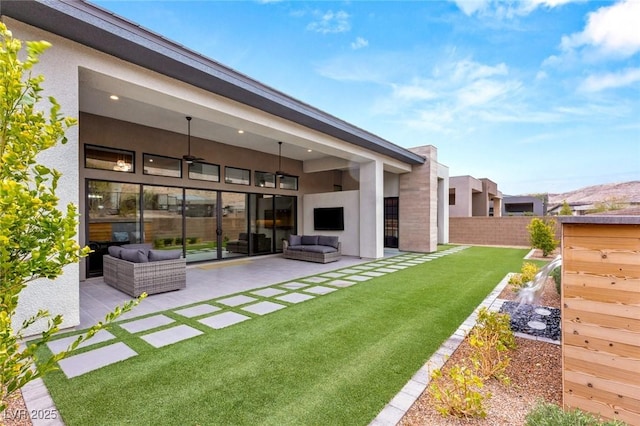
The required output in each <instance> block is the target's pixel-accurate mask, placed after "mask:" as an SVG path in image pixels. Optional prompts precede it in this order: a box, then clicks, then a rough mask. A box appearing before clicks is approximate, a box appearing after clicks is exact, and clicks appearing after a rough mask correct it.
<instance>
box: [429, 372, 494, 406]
mask: <svg viewBox="0 0 640 426" xmlns="http://www.w3.org/2000/svg"><path fill="white" fill-rule="evenodd" d="M431 378H432V379H433V381H432V382H431V384H430V385H429V394H430V395H431V396H432V397H433V398H434V400H435V406H436V410H437V411H438V412H439V413H440V414H442V416H445V417H446V416H455V417H465V418H469V417H479V418H485V417H486V416H487V412H486V410H485V408H484V402H485V400H487V399H488V398H490V397H491V394H490V393H487V394H483V393H482V392H480V390H481V389H482V388H483V387H484V382H483V380H482V378H481V377H479V376H478V375H477V374H476V373H475V372H474V371H473V369H471V368H469V367H465V366H460V365H457V364H456V365H454V366H452V367H451V368H449V371H448V374H447V377H445V376H444V375H443V374H442V370H440V369H437V370H434V371H433V373H431Z"/></svg>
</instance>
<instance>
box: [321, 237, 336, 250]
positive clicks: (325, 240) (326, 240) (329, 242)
mask: <svg viewBox="0 0 640 426" xmlns="http://www.w3.org/2000/svg"><path fill="white" fill-rule="evenodd" d="M338 241H339V240H338V237H328V236H325V235H320V236H319V237H318V245H321V246H330V247H333V248H335V249H337V248H338Z"/></svg>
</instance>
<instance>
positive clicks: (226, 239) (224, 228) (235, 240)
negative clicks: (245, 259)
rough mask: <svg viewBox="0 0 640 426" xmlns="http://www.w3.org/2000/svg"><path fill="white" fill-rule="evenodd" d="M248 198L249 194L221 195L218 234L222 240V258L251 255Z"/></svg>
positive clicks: (228, 193) (231, 193) (225, 193)
mask: <svg viewBox="0 0 640 426" xmlns="http://www.w3.org/2000/svg"><path fill="white" fill-rule="evenodd" d="M247 198H248V194H242V193H236V192H221V193H220V205H221V207H220V220H219V221H218V229H219V231H218V234H219V235H220V237H221V238H222V241H221V243H222V246H221V248H220V250H219V253H220V257H221V258H225V259H226V258H229V257H242V256H248V255H249V237H248V235H249V234H248V229H247V224H248V221H247Z"/></svg>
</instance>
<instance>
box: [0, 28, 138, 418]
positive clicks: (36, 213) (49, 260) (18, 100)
mask: <svg viewBox="0 0 640 426" xmlns="http://www.w3.org/2000/svg"><path fill="white" fill-rule="evenodd" d="M49 46H50V44H49V43H47V42H45V41H37V42H36V41H32V42H27V43H26V53H25V54H23V52H22V42H21V41H20V40H16V39H14V38H13V36H12V34H11V31H9V30H8V29H7V27H6V26H5V25H4V24H3V23H2V22H0V93H1V94H2V96H0V178H1V179H0V299H1V300H0V415H2V413H3V412H4V411H5V410H6V408H7V404H6V403H5V401H7V398H8V397H9V396H10V395H12V394H13V393H14V392H16V391H18V390H19V389H21V388H22V387H23V386H24V385H26V384H27V383H29V382H31V381H32V380H34V379H37V378H39V377H42V376H43V375H45V374H46V373H48V372H50V371H52V370H55V369H57V365H56V363H57V362H58V361H59V360H61V359H63V358H65V357H66V356H68V355H69V354H70V352H71V351H72V350H74V349H75V348H77V347H78V345H79V344H80V343H82V342H83V341H85V340H87V339H89V338H90V337H92V336H93V335H94V334H95V333H97V332H98V331H99V330H100V329H102V328H103V327H104V326H105V325H107V324H108V323H109V322H111V321H113V320H115V319H116V318H117V317H118V316H119V315H121V314H122V313H123V312H127V311H128V310H130V309H131V308H132V307H133V306H135V305H136V304H137V303H139V301H140V300H141V298H143V297H144V296H145V295H144V294H143V295H142V296H140V298H139V299H136V300H133V301H130V302H127V303H125V304H124V306H123V307H122V308H120V307H118V308H116V309H115V310H114V311H113V312H111V313H109V314H108V315H107V316H106V318H105V321H104V322H100V323H98V324H97V325H94V326H93V327H91V328H90V329H89V330H88V331H86V332H85V333H84V334H82V335H80V336H79V337H78V338H77V339H76V340H75V341H74V342H73V343H72V344H71V345H69V347H68V348H67V349H66V350H65V351H62V352H60V353H58V354H55V355H53V356H49V357H46V356H44V355H39V352H40V349H41V348H42V347H43V346H44V345H46V344H47V342H48V341H49V340H50V339H51V336H52V335H53V334H54V333H55V332H57V331H58V330H59V327H60V325H61V324H62V316H61V315H56V316H53V317H52V316H51V315H50V314H49V312H48V311H46V310H44V309H40V310H38V311H37V312H36V313H35V314H33V315H32V316H31V317H30V318H28V319H26V320H24V321H23V322H22V324H15V323H17V322H18V321H17V316H16V312H17V310H18V306H19V302H20V300H21V299H20V294H21V292H22V290H24V289H25V288H26V287H27V286H28V285H30V283H32V282H34V281H36V280H42V279H48V280H54V279H56V278H57V277H59V276H60V275H61V274H62V273H63V270H64V268H65V266H67V265H69V264H72V263H76V262H78V260H79V259H80V258H81V257H83V256H86V255H87V254H88V253H89V252H90V249H89V248H88V247H84V248H81V247H80V246H79V245H78V243H77V241H76V239H75V236H76V228H77V226H78V213H77V207H76V206H75V205H74V204H68V205H66V206H61V207H63V208H64V211H61V210H59V209H58V207H59V201H60V199H59V197H58V196H57V195H56V190H57V185H58V181H59V180H60V177H61V174H60V172H58V171H57V170H55V169H52V168H49V167H46V166H45V165H43V164H39V163H38V161H37V160H38V155H39V154H40V153H41V152H43V151H45V150H47V149H49V148H52V147H54V146H55V145H56V144H58V143H62V144H64V143H66V141H67V139H66V137H65V132H66V130H67V129H68V128H69V127H70V126H73V125H75V124H76V120H75V119H73V118H71V117H63V116H61V114H60V105H59V104H58V103H57V101H56V100H55V99H54V98H53V97H50V98H49V99H48V105H49V111H48V114H47V113H46V112H45V108H43V107H42V106H41V105H39V102H41V101H42V90H43V88H42V82H43V81H44V77H42V76H41V75H38V76H33V75H32V70H33V67H34V65H36V64H37V63H38V60H39V56H40V55H41V54H42V53H43V52H44V51H45V50H46V49H47V48H49ZM40 282H41V283H43V285H47V283H46V281H40ZM45 321H48V322H47V323H46V324H42V326H43V328H45V330H44V331H43V332H42V334H41V336H40V339H38V340H35V341H32V342H29V343H27V344H25V343H24V337H25V334H26V333H27V330H28V329H29V327H31V326H32V325H34V324H35V323H44V322H45ZM14 326H16V328H14ZM0 422H1V421H0Z"/></svg>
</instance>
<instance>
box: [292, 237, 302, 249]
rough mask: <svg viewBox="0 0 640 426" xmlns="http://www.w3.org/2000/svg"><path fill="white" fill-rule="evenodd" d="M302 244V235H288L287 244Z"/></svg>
mask: <svg viewBox="0 0 640 426" xmlns="http://www.w3.org/2000/svg"><path fill="white" fill-rule="evenodd" d="M301 244H302V237H301V236H300V235H289V246H290V247H291V246H299V245H301Z"/></svg>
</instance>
